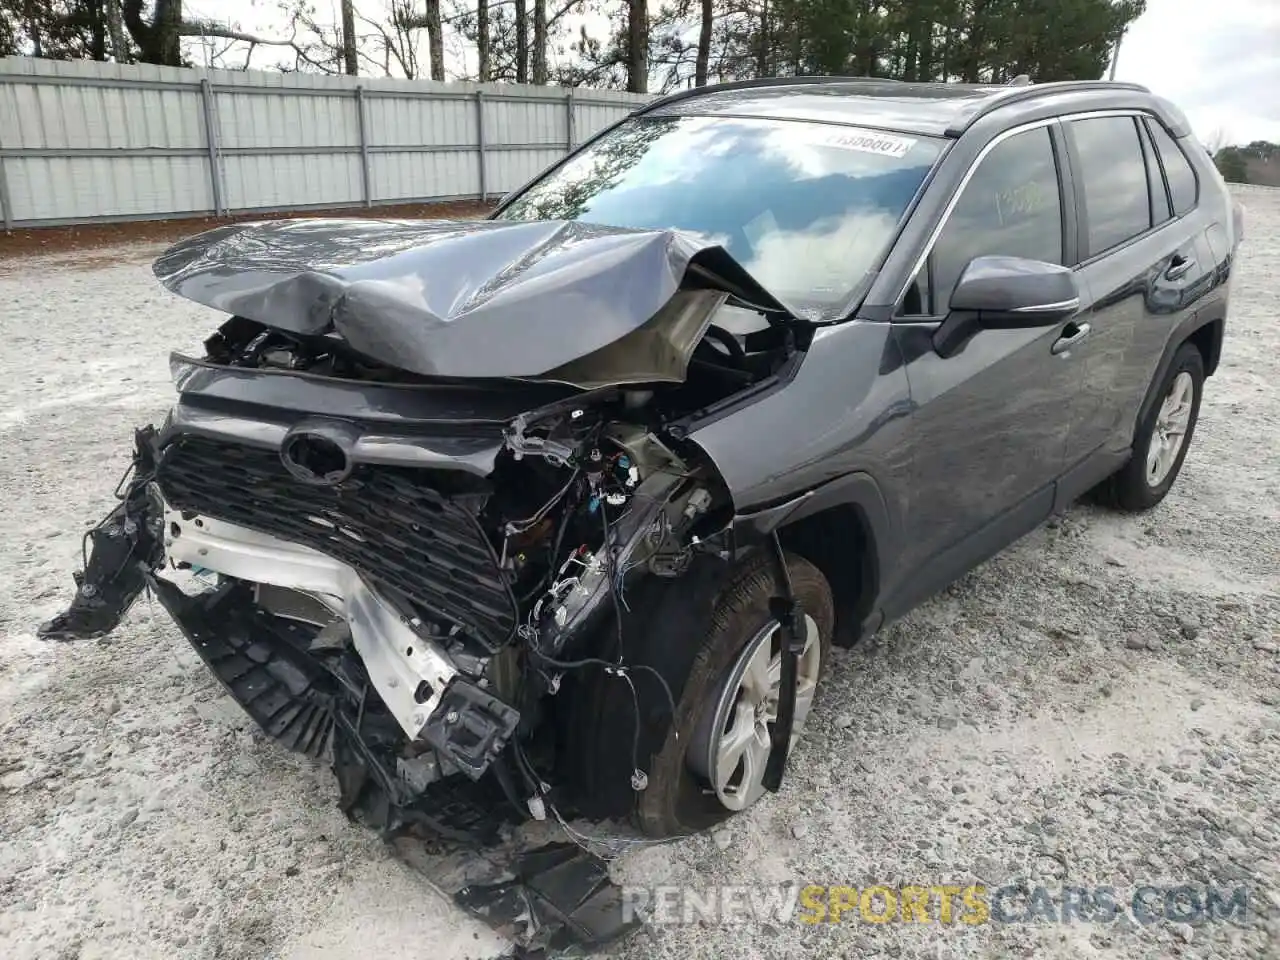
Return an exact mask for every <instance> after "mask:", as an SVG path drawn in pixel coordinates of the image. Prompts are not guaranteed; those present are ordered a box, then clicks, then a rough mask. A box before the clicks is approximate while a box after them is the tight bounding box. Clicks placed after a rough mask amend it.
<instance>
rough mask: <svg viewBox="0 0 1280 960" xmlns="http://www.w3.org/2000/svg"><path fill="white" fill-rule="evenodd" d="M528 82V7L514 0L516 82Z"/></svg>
mask: <svg viewBox="0 0 1280 960" xmlns="http://www.w3.org/2000/svg"><path fill="white" fill-rule="evenodd" d="M528 82H529V7H528V4H527V3H526V2H525V0H516V83H528Z"/></svg>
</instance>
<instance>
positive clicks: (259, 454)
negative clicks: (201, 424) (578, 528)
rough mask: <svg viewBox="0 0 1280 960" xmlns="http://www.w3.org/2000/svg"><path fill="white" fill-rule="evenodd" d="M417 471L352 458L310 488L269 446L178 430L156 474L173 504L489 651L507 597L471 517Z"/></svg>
mask: <svg viewBox="0 0 1280 960" xmlns="http://www.w3.org/2000/svg"><path fill="white" fill-rule="evenodd" d="M426 474H427V471H421V470H412V469H404V468H397V467H383V466H371V465H368V464H360V465H357V466H356V467H355V469H354V470H353V471H352V473H351V476H350V477H349V479H348V480H347V482H346V483H344V484H343V485H341V486H319V485H315V484H310V483H304V482H303V481H301V480H298V479H296V478H295V477H294V476H292V475H291V474H290V473H289V472H288V471H287V470H286V469H285V468H284V466H283V465H282V463H281V461H280V457H279V455H278V454H277V453H276V452H275V451H272V450H268V449H259V448H256V447H251V446H247V445H242V444H235V443H225V442H220V441H215V440H209V439H205V438H202V437H196V436H180V437H178V438H176V439H175V440H174V441H173V442H172V443H170V445H169V446H168V447H166V449H165V459H164V464H163V466H162V467H161V469H160V470H159V472H158V475H157V481H158V483H159V485H160V489H161V490H162V492H163V493H164V496H165V499H166V500H167V501H168V502H169V504H170V505H172V506H173V507H174V508H175V509H177V510H180V511H184V512H191V513H195V514H201V515H204V516H210V517H215V518H218V519H221V520H225V521H228V522H230V523H235V524H240V525H243V526H245V527H248V528H250V529H253V530H258V531H262V532H264V533H269V534H272V535H274V536H276V537H280V538H283V539H285V540H289V541H292V542H294V543H300V544H305V545H306V546H309V547H312V548H314V549H315V550H317V551H319V552H320V553H323V554H325V555H327V556H330V557H333V558H335V559H337V560H339V561H341V562H342V563H344V564H346V565H347V566H349V567H351V568H352V569H354V570H356V571H357V572H358V573H359V574H360V575H361V576H362V577H364V578H366V579H367V580H368V581H369V584H370V586H372V587H374V588H375V589H378V590H379V591H380V592H382V593H384V594H385V595H386V596H389V597H403V598H404V600H405V602H406V604H407V605H408V606H409V608H410V609H411V612H412V613H413V614H415V615H416V616H418V617H419V618H420V619H422V620H423V621H434V622H440V621H444V622H447V623H451V624H456V625H458V626H460V627H461V628H462V629H463V630H464V631H465V632H466V634H467V636H469V637H471V638H473V639H475V640H477V641H478V642H480V643H482V644H484V645H485V646H486V647H487V648H488V649H490V650H495V649H497V648H498V647H500V646H502V645H503V644H504V643H506V642H507V640H508V639H509V638H510V637H511V635H512V634H513V633H514V631H515V626H516V619H517V616H518V613H517V607H516V601H515V597H514V596H513V595H512V593H511V588H510V585H509V584H508V583H507V581H506V579H505V578H504V577H503V575H502V572H501V571H500V570H499V567H498V559H497V557H496V556H495V554H494V551H493V548H492V546H491V545H490V543H489V541H488V540H487V539H486V537H485V534H484V532H483V530H481V528H480V525H479V523H478V521H477V519H476V517H475V516H474V515H473V514H471V513H469V512H468V511H467V510H465V509H463V508H462V507H461V506H460V505H459V504H458V502H456V501H455V500H454V499H453V498H450V497H448V496H445V495H444V494H443V493H441V492H440V491H439V490H437V489H435V488H434V487H433V486H432V484H431V483H430V482H427V481H428V480H429V479H430V478H429V477H428V476H426ZM459 476H460V475H455V476H453V477H450V478H447V479H449V480H453V481H455V482H457V480H458V478H459Z"/></svg>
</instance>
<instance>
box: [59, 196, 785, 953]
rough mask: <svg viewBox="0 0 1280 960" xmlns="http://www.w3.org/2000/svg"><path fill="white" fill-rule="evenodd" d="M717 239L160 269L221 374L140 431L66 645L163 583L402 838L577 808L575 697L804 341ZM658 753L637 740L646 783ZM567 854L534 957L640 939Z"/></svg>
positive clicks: (437, 242)
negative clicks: (737, 312)
mask: <svg viewBox="0 0 1280 960" xmlns="http://www.w3.org/2000/svg"><path fill="white" fill-rule="evenodd" d="M353 231H363V232H361V233H358V234H356V233H353ZM339 240H340V241H341V243H338V241H339ZM335 244H336V246H335ZM343 251H346V252H347V254H348V255H349V256H348V259H347V260H344V261H343V262H342V263H338V262H337V261H336V260H335V259H334V258H336V257H337V256H338V255H339V254H340V253H342V252H343ZM460 251H461V252H460ZM717 251H718V248H699V247H697V246H696V245H691V244H690V243H689V242H688V241H687V240H686V239H683V238H680V237H678V236H676V235H673V234H666V233H661V232H654V231H648V232H636V231H612V230H606V229H603V228H592V229H583V228H580V227H578V226H577V225H568V226H566V225H559V226H557V225H555V224H551V225H548V224H535V225H530V224H509V225H501V224H498V225H495V224H492V223H487V224H472V225H459V224H448V225H431V224H426V225H422V224H415V225H408V224H395V223H390V222H384V223H377V222H374V223H373V224H372V225H370V222H368V221H365V222H361V223H359V225H358V226H343V225H342V224H334V223H333V222H328V221H299V222H295V223H294V224H293V225H292V227H290V225H289V224H288V223H285V224H283V225H282V224H268V225H259V226H256V227H236V228H223V229H220V230H217V231H213V232H212V233H211V234H208V235H205V236H204V237H203V238H195V239H194V240H191V241H186V242H185V243H184V244H180V245H179V246H178V247H177V248H174V250H173V251H170V252H169V253H167V254H166V255H165V256H164V257H162V258H161V260H160V261H159V262H158V263H157V267H156V269H157V274H158V275H160V277H161V279H162V281H163V282H165V283H166V285H167V286H170V287H171V288H172V289H174V290H176V291H178V292H180V293H182V294H183V295H186V296H189V297H191V298H192V299H196V300H199V301H200V302H204V303H208V304H210V305H213V306H218V307H220V308H222V309H225V310H227V311H228V312H231V313H232V314H233V316H232V317H231V318H230V319H229V320H227V321H226V322H225V323H223V325H222V326H221V327H220V329H219V330H218V332H217V333H215V334H214V335H213V336H211V337H210V338H209V339H208V341H207V342H206V345H205V346H206V350H205V356H203V357H201V358H191V357H183V356H178V355H175V356H174V357H173V358H172V361H171V369H172V374H173V380H174V384H175V386H176V388H177V391H178V394H179V399H178V402H177V404H176V405H175V406H174V408H173V409H172V411H171V412H170V414H169V416H168V419H167V420H166V421H165V422H164V424H163V425H161V426H160V427H159V428H150V427H148V428H145V429H143V430H140V431H138V433H137V436H136V442H135V452H134V462H133V470H132V473H131V475H130V477H129V478H128V480H127V481H126V482H125V483H124V484H122V488H121V490H120V491H118V493H119V495H120V504H119V506H117V508H116V509H115V510H113V511H112V513H111V514H110V515H109V516H108V517H107V518H106V520H104V521H103V523H102V524H100V525H99V526H98V527H97V528H95V529H94V530H93V531H92V532H91V533H90V534H89V536H88V540H89V541H90V545H91V550H90V551H89V552H88V555H87V559H86V563H85V569H84V571H83V572H82V573H81V574H79V575H77V584H78V590H77V593H76V596H75V598H74V600H73V602H72V604H71V606H70V608H69V609H68V610H67V611H66V612H65V613H63V614H61V615H60V616H58V617H56V618H55V619H54V620H52V621H50V622H49V623H47V624H45V625H44V627H43V628H42V634H43V635H44V636H46V637H50V638H57V639H72V638H82V637H94V636H102V635H104V634H106V633H109V632H110V631H111V630H112V629H113V628H114V627H115V626H116V625H117V623H118V622H119V620H120V618H121V617H122V616H123V614H124V612H125V611H126V610H127V609H128V607H129V605H130V604H131V603H132V601H133V600H134V599H135V598H136V597H137V596H138V595H139V594H140V593H141V592H142V591H143V590H144V589H148V588H149V589H150V590H151V591H152V592H153V593H154V595H155V596H156V597H157V598H158V599H159V601H160V602H161V604H162V605H163V606H164V607H165V609H166V610H167V611H168V613H169V614H170V615H171V616H172V618H173V619H174V621H175V622H176V623H177V625H178V626H179V627H180V629H181V630H182V631H183V633H184V634H185V635H186V636H187V638H188V639H189V640H190V642H191V644H192V645H193V647H194V648H195V650H196V651H197V652H198V654H199V655H200V657H201V658H202V659H203V660H204V661H205V663H206V664H207V665H208V667H209V669H210V670H211V671H212V672H213V673H214V674H215V676H217V677H218V679H219V680H220V681H221V682H222V684H223V685H224V686H225V688H226V689H227V690H228V692H229V693H230V694H231V695H232V696H233V697H234V698H235V699H236V701H237V702H238V703H239V704H240V705H241V706H242V707H243V708H244V709H245V710H246V712H248V714H249V715H250V716H251V717H252V718H253V719H254V720H255V721H256V722H257V723H258V724H259V725H260V726H261V727H262V729H263V730H264V731H266V733H268V734H269V735H270V736H272V737H274V738H275V739H277V740H278V741H280V742H281V743H282V744H284V745H285V746H287V747H289V748H291V749H294V750H298V751H301V752H303V753H306V754H308V755H310V756H313V757H321V756H327V757H331V759H332V762H333V766H334V770H335V773H336V775H337V779H338V781H339V787H340V794H341V804H342V807H343V809H344V810H346V811H347V812H348V813H349V814H351V815H352V816H356V817H358V818H359V819H360V820H361V821H362V822H365V823H367V824H369V825H371V826H374V827H376V828H378V829H380V830H382V831H384V832H385V833H386V835H388V836H398V835H403V834H405V833H407V832H413V833H418V834H424V835H426V836H429V837H435V838H440V839H443V840H446V841H451V842H465V843H474V844H478V845H484V844H491V843H493V842H495V841H496V840H497V838H498V836H499V831H500V828H501V827H502V825H503V823H504V822H507V821H518V820H521V819H526V818H532V819H544V818H546V817H547V815H548V811H549V810H550V811H551V812H552V813H554V815H555V816H556V817H560V816H561V815H562V813H563V815H566V816H571V815H573V814H574V812H575V811H576V810H577V809H578V807H579V800H580V799H581V798H580V797H578V796H576V795H575V792H574V783H573V782H572V778H571V777H568V776H565V775H563V773H562V772H563V771H564V770H565V769H566V763H565V758H564V757H563V756H561V755H559V753H558V751H559V750H561V749H562V739H563V738H561V737H560V736H558V735H557V724H556V720H555V717H556V712H557V706H556V697H557V694H558V693H559V692H560V685H561V681H562V680H563V679H564V678H565V676H566V674H567V673H569V672H571V671H573V670H575V669H577V668H579V667H581V666H582V665H583V664H584V663H588V662H590V663H596V664H601V665H603V666H604V667H605V668H607V669H610V670H613V671H614V672H615V673H617V674H619V675H623V676H625V674H626V670H627V667H626V664H625V663H624V662H623V660H622V650H621V648H620V646H619V644H620V642H621V629H622V627H621V621H622V620H623V618H624V617H625V616H626V592H627V585H628V583H629V582H631V581H633V580H634V579H636V578H641V577H646V578H647V577H652V578H664V579H675V578H679V577H680V576H681V575H682V574H683V573H684V572H685V570H686V569H687V568H688V566H689V565H690V563H691V561H692V559H693V557H694V554H695V552H696V551H697V550H699V549H700V547H701V545H702V544H703V542H704V541H705V539H706V538H707V537H708V536H710V535H711V534H714V533H716V532H717V531H720V530H721V529H722V528H724V526H725V524H726V522H727V521H728V520H729V519H731V518H732V515H733V505H732V502H731V497H730V495H729V492H728V491H727V490H726V489H725V488H724V486H723V484H722V483H721V482H720V480H719V478H718V475H717V473H716V471H715V469H714V467H713V465H712V464H710V463H709V462H707V461H706V460H705V459H704V458H702V457H701V456H700V455H699V452H698V450H697V448H696V447H694V446H692V445H691V444H689V443H687V442H685V441H683V440H682V437H683V436H684V435H685V434H684V431H683V430H682V429H681V427H680V425H681V424H682V423H684V422H685V420H686V418H687V417H688V416H689V415H690V414H691V413H693V412H695V411H697V410H700V409H703V408H705V407H707V406H709V405H712V404H716V403H720V402H723V401H724V400H725V399H726V398H729V397H732V396H733V395H734V394H736V393H738V392H741V391H743V390H748V389H751V388H752V387H754V386H755V385H757V384H759V383H761V382H762V381H763V380H765V379H767V378H769V377H771V376H775V375H776V374H777V372H778V370H779V369H781V368H783V367H785V365H786V364H787V363H789V362H791V360H792V358H793V356H794V354H795V343H794V335H793V331H792V329H791V328H789V327H788V326H786V325H785V324H783V323H779V322H769V320H768V316H769V315H770V314H774V315H781V314H782V313H783V311H782V308H781V307H780V306H779V305H778V304H777V303H776V301H772V300H771V298H769V297H768V294H766V293H765V292H764V291H762V290H760V289H759V288H756V287H754V286H753V285H752V283H751V281H750V278H749V277H747V276H746V275H745V274H741V272H740V271H738V270H737V268H736V265H734V264H733V262H732V261H731V260H728V259H727V257H724V256H723V255H722V251H721V252H717ZM326 257H327V258H328V259H327V260H326ZM450 264H452V272H450V271H449V269H448V268H449V265H450ZM440 277H447V280H440V279H439V278H440ZM459 277H461V279H459ZM619 284H621V286H622V289H621V290H619ZM610 288H612V293H611V294H610V293H609V292H608V291H609V289H610ZM628 289H630V290H633V291H641V293H640V294H638V295H637V297H636V301H635V302H634V303H632V304H631V305H630V306H627V305H625V304H623V305H621V306H620V305H619V303H620V301H619V300H618V297H619V296H624V295H625V294H626V291H627V290H628ZM731 299H732V300H736V301H738V302H739V303H750V304H752V308H751V310H752V311H755V315H756V316H757V317H760V316H764V317H765V318H766V319H765V320H764V321H763V322H762V323H761V324H760V329H759V330H758V331H756V332H755V333H753V334H752V335H751V336H754V337H755V339H754V340H750V337H748V338H746V339H747V340H748V341H749V342H748V343H747V345H746V346H744V345H743V341H742V339H741V338H735V337H733V336H732V335H726V334H725V333H724V331H723V330H716V329H714V328H713V321H714V319H715V318H716V316H717V314H718V312H719V311H722V310H729V309H733V307H732V306H729V307H726V301H728V300H731ZM605 302H608V304H609V309H608V311H606V313H605V314H603V315H601V316H599V317H598V318H596V319H598V320H599V323H595V322H593V317H592V314H591V311H592V309H593V307H594V306H598V305H599V304H602V303H605ZM748 312H750V311H748ZM557 313H558V314H559V324H560V328H561V333H560V334H559V340H558V342H557V343H556V344H548V343H545V342H543V339H544V338H545V337H547V336H554V335H555V332H554V322H555V320H556V315H557ZM600 324H603V325H604V330H603V332H602V330H601V328H600ZM531 331H532V332H531ZM717 340H719V341H721V342H722V343H728V341H730V340H732V341H734V342H733V344H731V345H730V346H729V347H728V348H726V347H725V346H723V345H717V343H716V341H717ZM628 682H630V681H628ZM633 689H634V688H633ZM668 693H669V692H668ZM673 708H674V704H672V705H671V709H673ZM636 722H637V725H638V724H639V723H640V716H639V707H637V717H636ZM637 740H638V734H637ZM647 763H648V758H647V757H642V756H640V755H639V754H638V751H634V750H633V756H632V762H631V764H630V767H631V769H632V774H631V783H630V787H631V789H632V790H643V789H644V788H645V786H646V772H645V770H646V766H647ZM568 766H572V765H571V764H569V765H568ZM544 861H545V866H546V869H547V870H549V871H553V872H554V873H555V874H556V875H557V876H563V875H572V876H574V877H579V879H581V880H582V884H580V885H578V886H577V887H573V886H572V885H570V887H569V888H567V889H562V890H561V892H562V893H563V896H562V897H561V898H560V901H558V902H557V901H556V900H555V898H554V897H551V898H550V899H548V896H547V895H546V891H547V890H548V889H552V888H555V889H561V888H559V887H556V884H551V885H550V887H548V886H547V884H546V883H542V886H541V887H540V886H539V884H540V883H541V882H542V881H540V880H539V879H538V876H535V875H532V874H531V875H530V876H526V877H524V878H523V879H520V878H517V879H513V880H510V881H509V882H508V883H507V884H505V885H499V887H495V888H494V894H493V895H494V897H498V898H505V899H508V900H512V902H513V903H514V902H519V903H523V904H525V905H526V906H527V905H528V904H529V903H531V902H533V901H532V900H530V898H531V897H534V898H535V899H536V897H535V892H534V891H536V890H539V889H541V890H542V893H540V894H537V896H540V897H542V900H540V901H538V902H539V903H540V904H541V906H540V907H539V909H538V910H537V911H534V910H532V908H529V909H526V910H525V911H524V913H525V914H526V915H528V916H526V920H525V922H524V923H523V925H521V924H517V925H516V926H517V927H518V928H519V929H512V930H509V931H508V932H510V933H512V935H513V936H515V937H516V939H517V941H518V942H519V943H521V945H522V946H525V947H546V946H548V945H549V944H552V943H553V942H558V941H557V940H556V938H557V937H561V938H563V936H564V931H565V930H569V931H571V932H573V938H576V939H578V940H580V941H585V942H588V943H592V944H594V943H599V942H603V941H604V940H607V939H609V937H610V936H612V935H615V934H616V933H618V932H621V929H622V928H621V926H620V915H619V914H618V912H617V908H618V903H617V899H616V897H615V896H614V895H613V893H614V892H613V891H612V890H611V889H610V888H609V886H608V884H607V878H605V877H604V874H603V873H602V872H601V871H600V870H599V869H598V864H597V866H596V867H592V866H591V865H590V864H585V865H584V864H576V865H575V861H574V858H573V857H571V856H569V855H568V854H566V853H563V852H562V851H556V850H550V851H544V852H542V853H541V854H538V855H535V856H532V858H526V861H523V862H524V863H525V867H528V866H529V864H540V863H543V862H544ZM522 869H523V868H522ZM530 869H531V868H530ZM526 872H527V871H526ZM517 873H519V871H517ZM579 875H580V876H579ZM542 880H543V881H545V880H546V878H545V877H543V878H542ZM588 880H589V882H588ZM513 884H514V886H512V885H513ZM477 896H480V894H478V893H477V890H476V888H471V889H469V890H468V891H467V892H466V894H465V896H463V897H462V900H463V901H464V902H465V905H468V906H470V907H475V906H476V904H475V903H473V902H471V901H473V900H474V899H475V898H476V897H477ZM468 898H470V899H469V900H468ZM512 898H514V899H512ZM544 901H545V902H544ZM492 906H493V905H492V903H491V904H489V907H492ZM480 912H485V911H483V910H482V911H480ZM535 915H537V916H544V915H545V917H546V918H553V919H543V920H538V922H534V921H533V920H532V919H529V918H530V917H533V916H535ZM601 918H610V919H608V920H607V921H606V920H602V919H601Z"/></svg>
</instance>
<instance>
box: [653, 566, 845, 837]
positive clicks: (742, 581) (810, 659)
mask: <svg viewBox="0 0 1280 960" xmlns="http://www.w3.org/2000/svg"><path fill="white" fill-rule="evenodd" d="M786 562H787V567H788V569H789V570H790V573H791V581H792V586H793V588H794V590H795V595H796V598H797V600H798V601H799V602H800V606H801V609H802V611H803V614H804V617H803V628H804V631H805V646H804V652H803V653H802V654H801V655H800V658H799V662H798V664H797V678H798V685H797V690H796V709H795V725H794V730H795V736H794V737H793V739H792V744H793V745H794V744H795V742H796V738H798V735H799V732H800V730H801V728H802V727H803V726H804V722H805V720H806V718H807V716H808V713H809V710H810V707H811V706H812V704H813V700H814V696H815V694H816V693H817V688H818V682H819V680H820V679H821V676H822V671H823V668H824V667H825V666H826V661H827V659H828V656H829V654H830V652H831V635H832V629H833V627H834V621H835V613H834V607H833V603H832V597H831V588H830V586H829V585H828V584H827V581H826V578H825V577H823V575H822V573H821V572H819V570H818V569H817V568H816V567H814V566H813V565H812V564H811V563H809V562H808V561H806V560H804V559H802V558H801V557H798V556H795V555H793V554H788V555H787V558H786ZM777 592H778V588H777V585H776V583H775V579H774V572H773V568H772V564H771V563H769V562H768V560H767V558H766V557H763V556H761V557H758V558H756V561H755V562H753V563H750V564H748V565H747V566H746V567H745V568H744V569H743V570H742V571H741V572H740V573H739V575H738V576H736V577H735V578H733V580H732V581H731V582H730V583H729V585H728V586H727V588H726V589H724V590H723V592H722V593H721V595H720V596H719V598H718V599H717V602H716V605H715V611H714V614H713V616H712V627H711V630H710V632H709V634H708V635H707V636H706V638H705V640H704V643H703V645H702V648H701V650H700V651H699V652H698V655H697V657H696V658H695V659H694V661H693V665H692V669H691V670H690V671H689V674H688V678H687V680H686V681H685V683H684V684H683V688H684V690H683V695H682V696H681V698H680V702H679V704H678V706H677V709H676V717H675V723H674V725H673V728H672V729H671V730H670V731H669V732H668V736H667V738H666V742H665V743H664V744H663V746H662V749H661V750H660V751H659V752H658V754H657V755H656V756H655V757H654V759H653V764H652V768H651V771H650V777H649V786H648V789H646V790H645V791H644V792H643V793H641V794H640V795H639V797H638V803H637V810H636V814H637V819H638V820H639V823H640V826H641V828H642V829H643V830H644V831H645V832H646V833H648V834H650V835H654V836H663V837H666V836H677V835H683V834H689V833H693V832H696V831H698V830H703V829H706V828H707V827H710V826H713V825H714V824H716V823H719V822H720V821H722V820H724V819H725V818H727V817H729V816H730V815H731V814H733V813H736V812H738V811H741V810H745V809H747V808H748V807H750V806H752V805H753V804H754V803H755V802H756V801H757V800H759V799H760V797H761V796H763V794H764V792H765V791H764V785H763V778H764V768H765V763H766V761H767V760H768V757H769V751H770V739H771V735H772V734H771V732H772V726H773V723H774V722H775V721H776V719H777V715H778V697H779V693H780V691H781V651H782V645H783V642H784V641H783V635H782V631H781V629H780V627H779V626H778V624H777V623H776V622H775V621H774V620H773V618H772V616H771V614H770V611H769V599H770V597H772V596H774V595H775V594H776V593H777Z"/></svg>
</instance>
